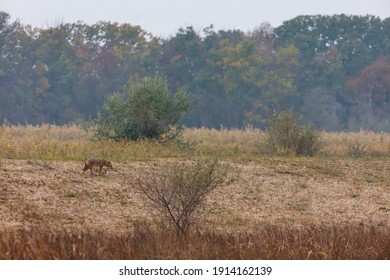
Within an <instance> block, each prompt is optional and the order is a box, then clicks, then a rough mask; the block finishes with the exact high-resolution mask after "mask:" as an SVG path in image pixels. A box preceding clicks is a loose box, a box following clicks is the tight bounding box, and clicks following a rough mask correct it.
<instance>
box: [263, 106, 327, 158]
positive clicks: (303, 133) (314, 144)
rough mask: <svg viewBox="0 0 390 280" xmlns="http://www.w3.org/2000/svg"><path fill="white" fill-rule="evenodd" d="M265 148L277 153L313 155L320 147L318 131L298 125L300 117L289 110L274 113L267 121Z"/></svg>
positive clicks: (308, 126)
mask: <svg viewBox="0 0 390 280" xmlns="http://www.w3.org/2000/svg"><path fill="white" fill-rule="evenodd" d="M265 146H266V150H267V151H268V152H269V153H273V154H277V155H304V156H313V155H315V154H316V153H317V152H318V151H319V150H320V149H321V148H322V140H321V135H320V133H319V131H317V130H316V129H314V128H313V127H312V126H311V125H307V126H302V125H300V117H299V115H298V114H295V113H293V112H291V111H285V112H281V113H278V114H275V115H274V116H273V117H272V118H271V119H270V120H269V121H268V128H267V133H266V138H265Z"/></svg>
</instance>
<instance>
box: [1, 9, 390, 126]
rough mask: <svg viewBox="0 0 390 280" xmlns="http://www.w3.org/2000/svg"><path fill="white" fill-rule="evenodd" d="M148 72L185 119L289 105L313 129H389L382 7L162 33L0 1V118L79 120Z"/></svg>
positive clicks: (237, 118)
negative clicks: (53, 19) (13, 11)
mask: <svg viewBox="0 0 390 280" xmlns="http://www.w3.org/2000/svg"><path fill="white" fill-rule="evenodd" d="M148 76H160V77H164V78H165V79H166V81H167V82H168V85H169V88H170V91H172V92H177V91H180V90H182V89H184V90H185V91H186V92H187V94H188V97H189V100H190V104H191V110H190V111H189V112H188V113H187V114H185V115H184V116H183V123H184V125H186V126H188V127H201V126H204V127H216V128H219V127H221V125H222V126H224V127H243V126H246V125H253V126H256V127H260V128H264V127H265V122H266V120H267V119H268V118H269V117H270V116H272V115H273V114H274V113H275V112H279V111H283V110H293V111H295V112H298V113H300V114H301V116H302V119H303V121H305V122H311V123H312V124H313V125H314V126H315V127H317V128H319V129H325V130H358V129H368V130H376V131H379V130H380V131H390V18H387V19H383V20H381V19H380V18H378V17H375V16H370V15H367V16H353V15H344V14H341V15H333V16H323V15H316V16H298V17H296V18H293V19H291V20H288V21H285V22H284V23H283V24H282V25H281V26H279V27H276V28H274V27H272V26H271V25H269V24H267V23H263V24H261V25H259V26H258V27H256V28H255V29H253V30H252V31H250V32H243V31H241V30H215V29H214V28H213V26H209V27H206V28H204V29H203V30H201V31H196V30H194V28H193V27H191V26H190V27H185V28H179V29H178V31H177V33H176V34H175V35H173V36H171V37H169V38H160V37H156V36H154V35H153V34H151V33H149V32H147V31H145V30H143V29H142V28H141V27H140V26H136V25H131V24H118V23H112V22H103V21H101V22H97V23H96V24H93V25H87V24H85V23H83V22H77V23H61V24H58V25H57V26H54V27H47V28H33V27H31V26H29V25H23V24H21V23H20V22H19V21H17V20H16V21H11V20H10V15H9V14H7V13H5V12H0V121H2V120H4V119H7V121H8V122H10V123H13V124H17V123H21V124H41V123H53V124H65V123H73V122H82V121H88V120H91V119H94V118H96V116H97V114H98V111H99V108H101V107H102V106H103V104H104V103H105V101H106V99H107V98H108V96H110V95H112V94H113V93H117V92H121V91H122V90H123V87H124V85H126V84H128V83H131V81H132V80H134V79H137V78H143V77H148Z"/></svg>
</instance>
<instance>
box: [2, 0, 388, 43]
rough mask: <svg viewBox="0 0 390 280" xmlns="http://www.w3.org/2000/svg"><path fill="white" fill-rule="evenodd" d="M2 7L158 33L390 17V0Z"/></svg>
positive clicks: (61, 2)
mask: <svg viewBox="0 0 390 280" xmlns="http://www.w3.org/2000/svg"><path fill="white" fill-rule="evenodd" d="M0 11H5V12H7V13H9V14H10V15H11V17H12V20H16V19H19V20H20V21H21V22H22V23H23V24H31V25H33V26H35V27H47V26H52V25H56V24H58V23H61V22H76V21H78V20H81V21H83V22H85V23H87V24H93V23H96V22H97V21H100V20H104V21H111V22H119V23H125V22H126V23H130V24H133V25H140V26H141V27H142V28H143V29H144V30H146V31H149V32H152V33H153V34H154V35H159V36H164V37H167V36H169V35H174V34H175V33H176V31H177V29H178V28H180V27H185V26H189V25H192V26H194V28H195V30H201V29H202V28H204V27H206V26H209V25H210V24H214V26H215V28H216V29H232V28H237V29H241V30H243V31H249V30H252V29H253V28H255V27H256V26H258V25H260V24H261V23H263V22H269V23H271V25H272V26H274V27H277V26H279V25H280V24H282V22H283V21H285V20H289V19H292V18H293V17H295V16H297V15H314V14H323V15H333V14H340V13H345V14H356V15H367V14H371V15H376V16H379V17H381V18H382V19H384V18H387V17H390V0H321V1H316V0H290V1H289V0H269V1H266V0H257V1H256V0H57V1H56V0H0Z"/></svg>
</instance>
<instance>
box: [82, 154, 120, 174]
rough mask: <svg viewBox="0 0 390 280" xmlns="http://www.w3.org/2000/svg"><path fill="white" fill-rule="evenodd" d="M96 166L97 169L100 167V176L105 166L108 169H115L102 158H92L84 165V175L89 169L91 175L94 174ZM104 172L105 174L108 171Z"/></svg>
mask: <svg viewBox="0 0 390 280" xmlns="http://www.w3.org/2000/svg"><path fill="white" fill-rule="evenodd" d="M94 166H96V167H99V175H100V174H101V171H102V169H103V166H106V167H108V168H111V169H114V168H113V167H112V165H111V162H109V161H107V160H105V159H100V158H91V159H88V160H87V161H86V162H85V164H84V168H83V174H84V173H85V171H87V170H88V169H89V170H91V174H93V173H92V168H93V167H94ZM103 170H104V174H105V173H106V170H105V169H103Z"/></svg>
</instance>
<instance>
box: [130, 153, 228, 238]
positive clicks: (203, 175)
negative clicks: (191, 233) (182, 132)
mask: <svg viewBox="0 0 390 280" xmlns="http://www.w3.org/2000/svg"><path fill="white" fill-rule="evenodd" d="M225 180H226V168H224V167H223V165H221V164H220V163H219V162H218V161H217V160H214V161H211V162H210V161H205V160H198V161H196V162H192V163H179V164H176V165H172V166H168V167H166V168H164V169H163V170H161V171H160V172H154V173H152V174H147V175H146V174H145V175H141V176H140V177H138V179H137V181H136V186H137V188H138V189H139V191H140V192H141V193H143V194H144V195H145V197H146V198H148V200H149V202H150V203H151V205H152V206H153V207H155V208H156V209H157V210H158V211H159V212H160V213H161V214H162V217H164V218H165V221H168V222H169V223H173V224H174V225H175V226H176V228H177V229H178V230H179V232H181V233H185V232H187V230H188V228H189V227H190V226H191V225H192V224H194V222H195V220H196V219H197V217H198V215H199V208H200V206H201V205H202V204H203V203H204V201H205V198H206V196H207V195H208V194H209V193H210V192H211V191H212V190H214V189H215V188H216V187H218V186H220V185H221V184H223V183H224V182H225Z"/></svg>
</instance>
